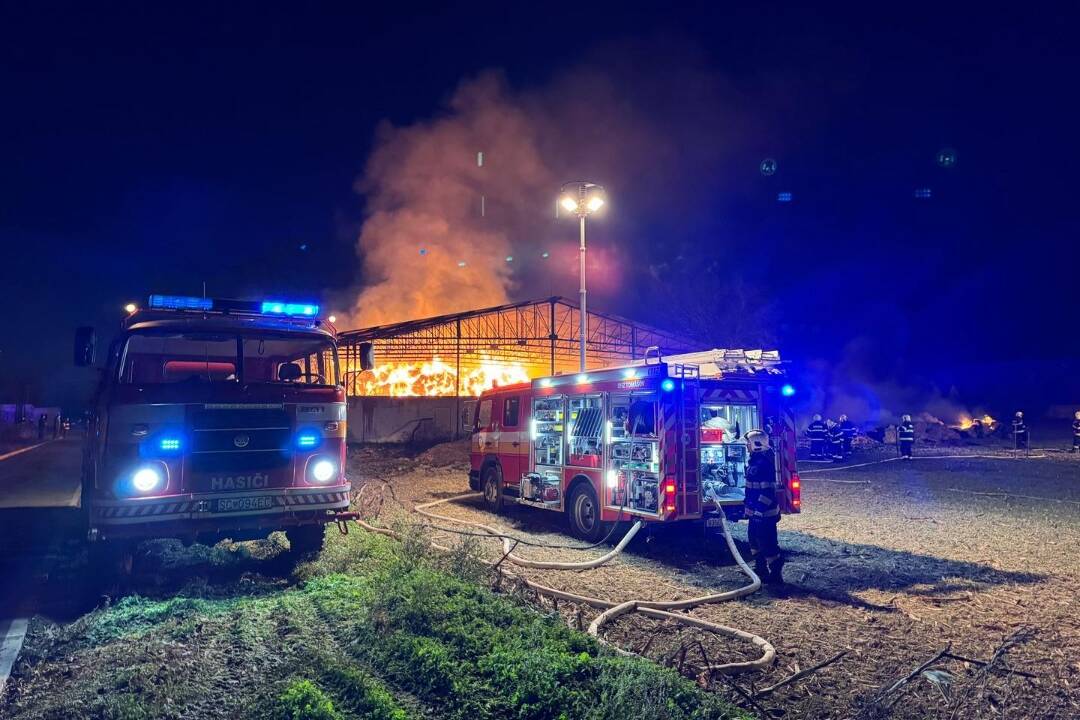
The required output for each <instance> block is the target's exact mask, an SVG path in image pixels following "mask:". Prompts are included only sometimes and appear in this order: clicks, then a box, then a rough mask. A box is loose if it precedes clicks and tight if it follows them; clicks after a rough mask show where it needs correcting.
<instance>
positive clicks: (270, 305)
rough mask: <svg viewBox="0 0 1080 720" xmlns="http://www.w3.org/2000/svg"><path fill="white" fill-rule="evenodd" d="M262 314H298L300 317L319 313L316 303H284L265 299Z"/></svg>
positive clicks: (313, 315)
mask: <svg viewBox="0 0 1080 720" xmlns="http://www.w3.org/2000/svg"><path fill="white" fill-rule="evenodd" d="M261 312H262V314H263V315H289V316H295V315H299V316H301V317H315V316H316V315H318V314H319V306H318V305H310V304H308V303H286V302H278V301H275V300H265V301H263V304H262V309H261Z"/></svg>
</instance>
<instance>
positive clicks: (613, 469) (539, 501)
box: [469, 350, 802, 542]
mask: <svg viewBox="0 0 1080 720" xmlns="http://www.w3.org/2000/svg"><path fill="white" fill-rule="evenodd" d="M793 394H794V388H793V387H792V386H791V385H790V384H788V383H787V382H786V380H785V373H784V371H783V368H782V365H781V362H780V357H779V354H778V353H776V352H773V351H758V350H749V351H743V350H714V351H709V352H703V353H690V354H685V355H679V356H672V357H669V358H666V359H665V358H661V357H660V356H659V355H658V354H656V353H647V355H646V358H645V359H644V360H641V361H637V362H635V363H633V364H630V365H627V366H625V367H613V368H606V369H602V370H590V371H588V372H583V373H579V374H567V375H555V376H552V377H541V378H537V379H534V380H532V381H531V382H529V383H520V384H516V385H507V386H504V387H496V388H493V389H492V390H489V391H487V392H485V393H484V394H483V395H481V397H480V399H479V401H478V403H477V407H476V415H475V420H474V425H473V434H472V445H471V451H470V460H471V468H470V471H469V485H470V487H471V488H472V489H473V490H478V491H481V492H482V494H483V498H484V503H485V505H486V506H487V507H488V509H490V510H492V511H495V512H499V511H501V510H503V509H504V508H505V507H506V506H507V505H508V504H518V505H526V506H529V507H535V508H541V509H544V510H552V511H555V512H562V513H565V514H566V515H567V518H568V521H569V525H570V530H571V532H572V533H573V534H574V535H576V536H577V537H580V538H583V539H586V540H590V541H593V542H595V541H597V540H600V539H602V538H603V537H605V535H606V533H608V532H609V530H610V528H611V523H614V522H619V521H630V520H643V521H644V522H646V523H647V524H649V523H671V522H677V521H688V520H704V524H705V526H706V527H717V526H719V525H720V524H721V522H722V520H721V518H720V515H719V513H721V512H723V513H725V514H726V516H727V517H728V518H729V519H731V520H738V519H740V518H741V517H742V515H743V508H742V504H743V500H744V493H745V489H744V486H745V475H746V463H747V460H748V451H747V446H746V443H745V440H744V439H743V438H744V435H745V433H746V432H747V431H748V430H751V429H762V430H764V431H765V432H766V433H767V434H768V435H769V438H770V445H771V446H772V448H773V451H774V456H775V458H776V476H777V487H778V488H779V489H780V492H779V493H778V496H779V498H778V499H779V504H780V508H781V511H782V512H784V513H797V512H799V511H800V509H801V504H802V499H801V483H800V481H799V475H798V470H797V468H796V464H795V447H796V434H795V422H794V416H793V414H792V412H791V410H790V409H789V408H788V403H787V400H788V398H789V397H790V396H791V395H793Z"/></svg>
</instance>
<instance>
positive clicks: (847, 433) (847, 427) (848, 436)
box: [840, 415, 859, 457]
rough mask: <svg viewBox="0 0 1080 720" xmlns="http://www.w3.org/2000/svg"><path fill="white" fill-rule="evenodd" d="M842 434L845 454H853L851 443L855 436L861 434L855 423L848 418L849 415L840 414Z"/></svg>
mask: <svg viewBox="0 0 1080 720" xmlns="http://www.w3.org/2000/svg"><path fill="white" fill-rule="evenodd" d="M840 434H841V435H842V436H843V455H844V457H847V456H848V455H850V454H851V444H852V443H853V442H854V441H855V436H856V435H858V434H859V430H858V428H856V427H855V423H853V422H851V421H850V420H848V416H847V415H841V416H840Z"/></svg>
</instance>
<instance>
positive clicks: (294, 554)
mask: <svg viewBox="0 0 1080 720" xmlns="http://www.w3.org/2000/svg"><path fill="white" fill-rule="evenodd" d="M285 537H287V538H288V539H289V556H290V558H292V559H293V560H294V561H295V560H300V559H301V558H304V557H307V556H309V555H318V554H319V553H321V552H322V549H323V545H324V544H325V542H326V528H325V527H324V526H323V524H322V523H315V524H313V525H297V526H296V527H291V528H289V529H287V530H286V531H285Z"/></svg>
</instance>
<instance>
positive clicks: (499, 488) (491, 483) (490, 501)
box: [480, 465, 503, 513]
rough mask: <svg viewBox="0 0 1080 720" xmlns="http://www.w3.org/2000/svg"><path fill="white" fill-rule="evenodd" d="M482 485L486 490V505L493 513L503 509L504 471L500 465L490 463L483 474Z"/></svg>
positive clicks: (484, 490)
mask: <svg viewBox="0 0 1080 720" xmlns="http://www.w3.org/2000/svg"><path fill="white" fill-rule="evenodd" d="M480 487H481V489H482V490H483V492H484V507H485V508H487V509H488V511H490V512H493V513H501V512H502V511H503V481H502V471H501V470H499V466H498V465H488V466H487V467H486V468H485V469H484V474H483V475H482V476H481V481H480Z"/></svg>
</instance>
